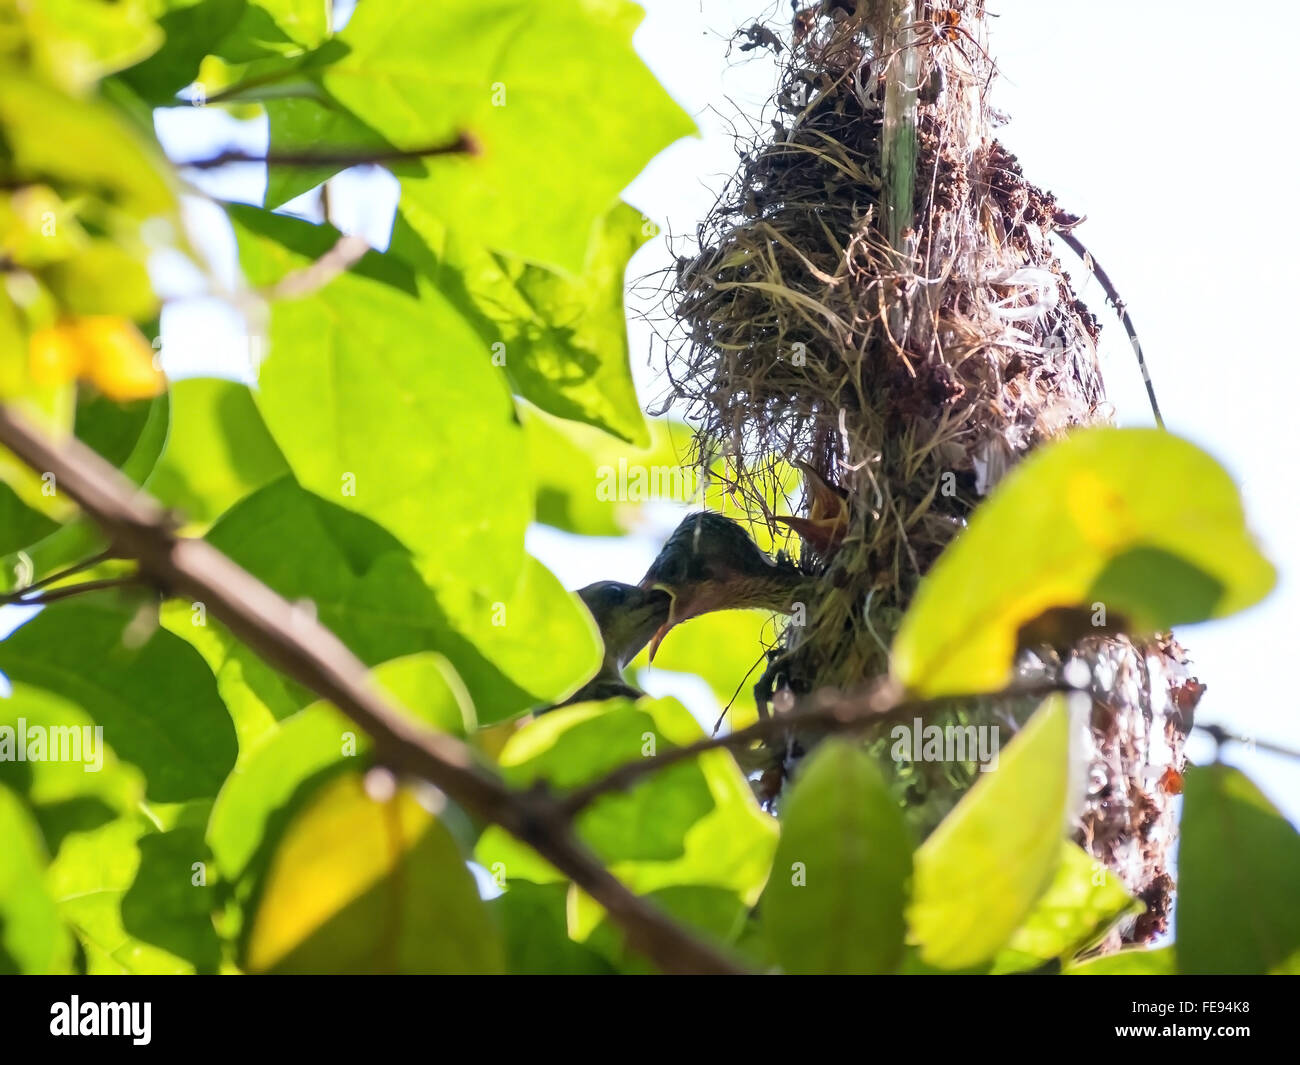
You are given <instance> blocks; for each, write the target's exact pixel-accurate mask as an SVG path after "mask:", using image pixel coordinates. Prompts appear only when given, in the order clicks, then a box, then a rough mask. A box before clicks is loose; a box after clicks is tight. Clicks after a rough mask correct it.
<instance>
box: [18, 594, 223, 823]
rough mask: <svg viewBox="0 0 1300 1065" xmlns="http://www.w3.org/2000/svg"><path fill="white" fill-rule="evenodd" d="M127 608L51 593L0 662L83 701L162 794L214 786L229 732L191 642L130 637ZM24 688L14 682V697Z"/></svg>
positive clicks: (167, 797) (21, 677) (176, 796)
mask: <svg viewBox="0 0 1300 1065" xmlns="http://www.w3.org/2000/svg"><path fill="white" fill-rule="evenodd" d="M132 620H133V613H132V612H131V611H127V610H119V609H116V608H114V607H111V606H108V605H102V606H100V605H90V604H88V603H85V602H84V601H83V602H77V601H74V600H65V601H63V602H59V603H55V604H53V605H51V606H49V607H46V609H45V610H44V611H43V612H42V613H41V614H40V615H39V616H38V617H37V618H35V619H34V620H33V621H30V622H28V623H27V624H26V625H24V626H23V627H22V628H20V629H19V630H18V631H17V632H16V633H14V634H13V635H12V636H10V637H9V639H7V640H4V641H2V642H0V671H3V672H4V673H5V674H6V675H8V676H9V677H10V678H11V679H13V680H15V681H22V682H25V683H27V684H31V685H32V686H34V687H38V688H44V689H47V690H48V691H51V692H54V693H56V694H59V695H62V696H64V697H65V698H68V699H70V700H72V701H73V702H75V703H76V704H77V705H78V706H80V707H81V708H82V709H83V710H85V712H86V713H87V714H88V715H89V716H90V718H91V720H93V721H94V722H95V724H96V725H99V726H102V727H103V730H104V733H103V735H104V740H105V742H107V743H108V744H109V745H110V746H111V747H112V748H113V749H114V750H115V751H116V752H117V755H118V757H120V758H121V759H123V760H124V761H127V762H131V763H133V764H135V765H137V766H139V767H140V769H141V770H142V771H143V772H144V774H145V776H146V778H147V780H148V794H149V797H150V798H152V799H155V800H157V801H160V802H177V801H183V800H185V799H191V798H200V797H205V796H211V795H215V794H216V792H217V789H218V788H219V787H220V786H221V782H222V781H223V780H224V779H225V776H226V773H227V772H228V771H229V770H230V767H231V766H233V765H234V762H235V732H234V728H233V727H232V725H231V723H230V716H229V715H228V714H227V713H226V708H225V706H224V705H223V704H222V702H221V699H220V697H219V696H218V694H217V686H216V681H215V680H214V679H213V677H212V673H211V672H210V671H209V669H208V667H207V665H206V663H204V661H203V659H202V658H200V657H199V655H198V653H197V652H196V651H195V650H194V648H192V647H190V646H189V645H188V644H187V643H185V642H184V641H183V640H180V639H178V638H177V637H176V636H173V635H172V634H171V633H169V632H166V631H164V630H155V631H154V632H153V633H152V634H151V635H149V636H148V638H147V639H145V640H144V641H143V642H142V643H140V642H138V640H137V639H136V638H135V637H134V636H131V637H127V636H126V630H127V628H128V626H130V625H131V623H132ZM20 697H21V693H20V692H18V691H16V692H15V695H14V698H15V699H18V698H20Z"/></svg>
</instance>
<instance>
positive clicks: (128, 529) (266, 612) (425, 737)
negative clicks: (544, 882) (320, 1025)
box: [0, 406, 743, 973]
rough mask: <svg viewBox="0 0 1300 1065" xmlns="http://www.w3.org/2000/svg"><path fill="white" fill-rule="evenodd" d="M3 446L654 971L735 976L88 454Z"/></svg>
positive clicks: (6, 422)
mask: <svg viewBox="0 0 1300 1065" xmlns="http://www.w3.org/2000/svg"><path fill="white" fill-rule="evenodd" d="M0 444H3V445H4V446H5V447H7V448H9V450H10V451H12V452H13V453H14V454H15V455H17V456H18V457H19V458H20V459H22V460H23V461H24V462H25V463H27V465H29V466H30V467H32V469H34V470H38V471H42V472H50V473H53V474H54V475H55V477H56V478H57V483H58V485H59V487H60V490H62V491H66V492H67V494H68V496H69V497H70V498H72V499H73V500H74V501H75V502H77V503H79V504H80V505H81V507H82V509H83V510H84V511H85V512H86V513H87V514H88V515H90V517H92V518H93V519H94V520H95V521H96V522H97V523H98V524H99V526H100V527H101V528H102V529H103V531H104V533H105V534H106V536H107V537H108V541H109V543H110V545H111V546H112V548H113V550H114V551H115V553H116V554H117V555H118V557H121V558H133V559H135V560H136V561H137V562H138V563H139V566H140V573H141V575H142V576H144V577H146V578H147V579H148V580H150V581H151V582H152V583H154V584H156V585H157V586H158V587H159V588H160V589H162V590H164V591H165V592H167V593H169V594H172V595H176V596H180V597H183V598H188V599H191V600H193V601H196V602H202V603H204V604H205V605H206V607H207V610H208V613H209V614H211V615H212V616H213V617H216V618H218V619H219V620H221V621H222V622H224V623H225V625H226V626H227V627H228V628H229V629H230V630H231V631H232V632H233V633H234V634H235V636H236V637H237V638H239V639H240V640H242V641H243V642H244V643H245V644H246V645H247V646H248V647H249V648H251V649H252V650H253V651H254V652H256V653H257V654H258V655H259V656H260V657H261V658H263V659H265V660H266V661H267V662H268V663H270V664H271V665H272V666H274V667H276V668H277V669H280V670H282V671H283V672H284V673H285V674H287V675H288V676H290V677H292V678H293V679H295V680H297V681H299V682H300V683H301V684H303V685H304V686H306V687H307V688H310V689H311V690H312V691H314V692H315V693H316V694H317V695H319V696H320V697H321V698H323V699H326V700H328V701H329V702H331V703H333V704H334V705H335V706H336V707H338V708H339V709H340V710H341V711H343V712H344V713H345V714H347V715H348V717H350V718H351V719H352V720H353V721H355V722H356V723H357V724H358V725H359V726H360V727H361V728H363V729H365V731H366V732H367V733H369V734H370V736H371V738H372V739H373V741H374V745H375V751H376V754H377V755H378V756H379V757H380V758H381V759H382V760H383V762H384V763H385V764H387V765H389V766H391V767H392V768H393V769H395V770H397V771H399V772H405V773H409V774H410V775H412V776H415V777H419V778H422V779H424V780H427V781H429V782H430V783H432V784H434V785H436V786H437V787H439V788H441V789H442V790H443V791H444V792H445V793H446V794H447V795H448V796H449V797H450V798H451V799H452V800H453V801H455V802H457V803H459V804H460V805H461V806H463V807H464V808H465V809H466V810H467V811H469V812H470V813H472V814H474V815H476V816H477V817H480V818H483V819H484V820H486V821H490V822H492V823H494V824H497V825H500V826H501V827H502V828H504V829H505V830H506V831H507V832H509V833H511V834H512V835H513V836H515V837H517V838H518V839H519V840H521V841H522V842H524V843H526V844H527V845H528V846H530V847H532V848H533V850H535V851H537V853H538V854H539V855H541V856H542V857H543V858H545V859H546V860H547V861H548V862H550V863H551V864H552V865H553V866H555V867H556V868H557V869H559V870H560V871H561V872H563V873H564V874H565V875H566V876H568V877H569V878H570V879H571V880H572V881H573V882H574V883H575V884H576V885H577V886H578V887H579V888H581V889H582V890H583V891H584V892H586V893H587V894H588V895H589V896H590V897H591V898H592V899H594V900H595V901H596V902H598V903H600V905H602V906H603V907H604V908H605V910H606V911H607V912H608V913H609V916H610V919H611V920H612V921H613V922H614V923H615V924H617V925H618V926H619V927H620V928H622V929H623V931H624V932H625V933H626V934H627V940H628V944H629V946H631V948H632V949H634V950H636V951H639V952H640V953H642V954H644V955H645V956H646V957H648V958H649V959H650V961H651V962H653V963H654V964H655V965H656V966H658V967H659V968H660V969H662V970H664V971H666V972H674V973H739V972H742V971H743V970H742V969H739V968H738V967H737V966H736V964H735V963H734V962H732V961H731V960H730V959H729V958H727V957H726V956H725V955H723V954H721V953H720V952H719V951H717V950H715V949H714V948H713V947H712V946H709V945H707V944H705V943H702V942H700V941H699V940H697V939H696V938H695V937H694V936H693V935H691V934H690V933H689V932H687V931H686V930H685V929H683V928H682V927H681V926H679V925H677V924H676V923H675V922H673V921H672V920H670V919H669V918H668V917H667V916H666V915H665V914H664V913H663V912H662V911H661V910H659V909H658V908H657V907H655V906H653V905H651V904H650V903H648V902H646V901H645V900H644V899H641V898H639V897H638V896H636V895H635V894H633V893H632V892H631V891H629V890H628V888H627V887H626V886H625V885H624V884H623V883H621V882H620V881H619V880H618V879H617V878H616V877H615V876H614V875H613V874H612V873H610V872H609V870H608V869H606V868H605V867H604V865H602V864H601V862H600V861H599V860H598V859H597V858H596V857H595V856H594V855H592V854H591V853H590V852H589V851H588V850H587V849H586V848H585V847H583V846H582V844H581V843H579V842H578V840H577V839H576V837H575V836H574V835H573V830H572V825H571V822H570V821H569V819H568V818H567V817H566V816H565V814H564V812H563V810H562V809H561V806H560V804H559V803H558V802H557V801H556V800H555V798H554V797H553V796H551V795H550V794H549V793H548V792H547V791H546V790H544V789H536V788H535V789H533V790H530V791H528V792H520V791H515V790H513V789H511V788H508V787H506V785H505V784H503V783H502V782H501V781H500V780H499V779H498V778H497V777H496V776H495V775H493V774H492V773H491V772H489V771H488V770H486V769H485V768H483V767H482V766H481V765H479V764H478V762H477V761H476V759H475V757H474V754H473V752H472V751H471V750H470V748H469V747H468V746H466V745H465V744H464V743H461V742H460V741H459V740H457V739H454V738H453V737H451V736H448V735H445V734H443V733H436V732H433V731H430V730H428V729H426V728H425V727H423V726H421V725H419V724H417V723H416V722H414V721H412V720H411V719H410V718H408V717H406V716H405V715H403V714H402V713H401V712H400V711H398V710H397V709H396V708H395V707H394V706H393V705H392V704H391V703H389V702H388V701H387V699H386V697H385V696H383V695H381V694H380V693H379V691H378V690H377V689H376V688H375V686H374V685H373V684H372V682H371V681H370V678H369V675H368V672H367V670H366V667H365V665H364V664H363V663H362V662H361V661H360V659H358V658H357V657H356V655H354V654H353V653H352V652H351V651H350V650H349V649H348V648H347V647H346V646H345V645H344V644H343V642H342V641H341V640H340V639H339V638H338V637H337V636H335V635H334V634H333V633H332V632H330V631H329V630H328V629H326V628H325V627H324V626H322V625H320V624H319V623H318V622H316V621H315V620H313V619H312V618H311V617H310V616H308V615H307V614H306V612H304V611H303V610H301V609H298V608H295V607H294V606H293V605H292V604H290V603H289V602H288V601H287V600H285V599H284V598H283V597H281V596H280V595H277V594H276V593H275V592H274V591H272V590H271V589H270V588H268V587H267V586H266V585H265V584H263V583H262V582H261V581H259V580H258V579H257V578H256V577H254V576H253V575H252V574H250V573H248V572H247V571H246V570H244V569H242V568H240V567H239V566H238V565H236V564H235V563H234V562H232V561H231V560H230V559H229V558H227V557H226V556H225V555H223V554H222V553H221V552H220V551H218V550H217V549H216V548H215V547H213V546H212V545H211V544H209V543H207V542H206V541H204V540H196V539H192V538H188V537H180V536H177V535H176V533H175V532H174V531H173V529H172V528H171V523H170V521H169V518H168V514H167V512H166V511H165V510H164V508H163V507H162V506H161V505H160V504H159V503H158V502H157V501H156V500H155V499H153V498H152V497H151V496H149V495H148V494H146V493H144V492H142V491H141V490H140V489H139V488H138V487H137V486H136V485H135V484H132V483H131V482H130V481H129V480H127V479H126V477H124V476H123V475H122V473H121V472H120V471H118V470H117V469H115V468H114V467H113V466H111V465H110V464H109V463H107V462H106V461H105V460H104V459H103V458H101V457H100V456H99V455H98V454H96V453H95V452H94V451H92V450H91V449H90V448H88V447H87V446H86V445H85V444H83V443H81V442H80V441H78V440H76V439H69V440H66V441H64V442H63V443H61V444H59V445H57V446H56V445H54V444H52V443H50V442H49V441H48V440H46V439H45V438H44V437H43V436H42V435H41V434H40V433H38V432H36V431H35V430H33V429H32V428H31V427H30V426H29V425H28V424H27V423H26V422H25V421H24V420H23V419H22V418H21V417H20V416H19V415H17V414H16V413H14V412H13V411H12V410H10V409H9V408H7V407H3V406H0Z"/></svg>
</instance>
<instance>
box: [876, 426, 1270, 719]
mask: <svg viewBox="0 0 1300 1065" xmlns="http://www.w3.org/2000/svg"><path fill="white" fill-rule="evenodd" d="M1189 486H1195V487H1194V489H1192V488H1190V487H1189ZM1274 581H1275V574H1274V571H1273V567H1272V566H1271V565H1270V564H1269V563H1268V561H1267V560H1266V559H1265V558H1264V557H1263V556H1262V555H1260V553H1259V550H1258V549H1257V548H1256V546H1255V543H1254V541H1253V540H1252V538H1251V537H1250V534H1249V533H1248V532H1247V530H1246V527H1245V518H1244V516H1243V514H1242V509H1241V502H1240V500H1239V498H1238V495H1237V490H1236V487H1235V486H1234V485H1233V483H1232V480H1231V478H1230V477H1229V476H1228V474H1227V473H1226V472H1225V471H1224V470H1223V468H1222V467H1220V466H1219V465H1218V463H1216V462H1215V461H1214V460H1213V459H1212V458H1210V456H1209V455H1207V454H1206V453H1205V452H1203V451H1201V450H1200V449H1199V448H1197V447H1195V446H1194V445H1192V444H1189V443H1187V442H1186V441H1184V440H1180V439H1178V438H1177V437H1174V436H1170V435H1169V434H1168V433H1165V432H1161V431H1157V430H1153V429H1112V428H1095V429H1085V430H1081V431H1078V432H1075V433H1073V434H1071V435H1070V436H1069V437H1068V438H1067V439H1065V440H1063V441H1060V442H1058V443H1054V444H1052V445H1050V446H1048V447H1045V448H1043V449H1042V450H1041V451H1039V452H1036V453H1035V454H1033V455H1031V456H1030V457H1029V458H1028V459H1026V460H1025V461H1024V462H1023V463H1021V465H1020V466H1019V467H1018V468H1017V469H1015V470H1014V471H1013V472H1012V473H1011V474H1010V475H1008V477H1007V478H1006V480H1004V481H1003V482H1002V483H1001V484H1000V485H999V486H998V487H997V489H996V490H995V491H994V492H993V494H992V495H991V496H990V497H989V499H988V501H987V502H985V503H984V504H983V505H982V506H980V507H979V508H978V509H977V510H976V512H975V515H974V517H973V518H972V519H971V523H970V526H969V528H967V529H966V531H965V532H963V533H962V534H961V535H960V536H959V537H958V538H957V540H956V541H955V542H954V543H953V544H952V545H951V546H950V547H949V548H948V549H947V550H946V551H945V552H944V554H943V556H942V557H941V558H940V559H939V561H938V563H936V565H935V566H934V568H933V569H932V570H931V572H930V575H929V576H928V577H927V578H926V579H925V580H924V581H923V582H922V584H921V588H920V590H919V591H918V593H917V595H916V598H915V600H914V601H913V604H912V607H911V609H910V610H909V611H908V613H907V615H906V617H905V618H904V620H903V624H902V627H901V628H900V630H899V633H898V637H897V639H896V640H895V642H894V651H893V672H894V675H895V676H896V677H898V678H899V679H900V680H901V681H902V682H903V683H905V684H906V685H907V686H908V688H909V689H911V690H912V691H913V692H915V693H917V694H919V695H931V696H932V695H941V694H949V693H957V692H963V691H986V690H993V689H996V688H1000V687H1002V686H1003V685H1004V684H1005V683H1006V681H1007V680H1008V679H1009V676H1010V671H1011V665H1012V661H1013V658H1014V656H1015V653H1016V649H1017V642H1018V639H1023V642H1025V644H1026V645H1033V644H1035V643H1044V642H1050V643H1053V644H1054V645H1069V644H1072V643H1073V642H1075V640H1077V639H1079V638H1082V637H1084V636H1088V635H1096V634H1097V633H1098V631H1099V629H1100V631H1102V632H1105V631H1123V632H1129V633H1134V634H1142V633H1150V632H1155V631H1161V630H1165V629H1168V628H1170V627H1171V626H1174V625H1179V624H1187V623H1190V622H1194V621H1203V620H1205V619H1207V618H1211V617H1225V616H1227V615H1229V614H1233V613H1235V612H1237V611H1239V610H1242V609H1244V608H1245V607H1248V606H1250V605H1251V604H1253V603H1256V602H1258V601H1259V600H1260V599H1262V598H1263V597H1264V596H1265V595H1266V594H1267V593H1268V591H1269V590H1270V589H1271V588H1272V587H1273V584H1274ZM1099 607H1101V608H1104V610H1105V613H1106V615H1107V617H1106V619H1105V625H1099V621H1098V615H1097V611H1098V608H1099ZM1022 630H1024V635H1023V636H1022ZM1030 634H1033V636H1032V638H1030Z"/></svg>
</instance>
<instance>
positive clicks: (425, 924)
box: [245, 774, 505, 973]
mask: <svg viewBox="0 0 1300 1065" xmlns="http://www.w3.org/2000/svg"><path fill="white" fill-rule="evenodd" d="M245 964H246V966H247V968H248V969H250V970H251V971H253V972H263V971H267V970H274V971H277V972H290V973H293V972H299V973H302V972H305V973H356V972H364V973H493V972H501V971H503V969H504V967H505V957H504V948H503V944H502V941H501V935H500V933H499V931H498V930H497V928H496V926H495V925H494V924H493V922H492V919H491V917H490V915H489V914H488V912H487V908H486V907H485V906H484V904H483V902H482V900H481V899H480V898H479V895H478V890H477V888H476V887H475V884H474V880H473V877H471V876H470V873H469V870H468V869H466V868H465V862H464V859H463V858H462V857H461V855H460V852H459V850H458V849H457V847H456V843H455V840H453V839H452V837H451V835H450V833H449V832H448V831H447V829H446V828H445V827H443V825H442V824H441V822H440V821H438V820H437V819H436V818H435V817H433V816H432V815H430V814H429V813H428V812H426V811H425V810H424V809H423V808H421V806H420V805H419V804H418V803H417V802H416V801H415V799H414V798H412V797H411V795H410V793H409V792H407V791H405V790H400V791H399V792H398V793H397V795H396V797H395V798H393V799H392V800H390V801H388V802H375V801H374V800H372V799H370V798H369V797H368V796H367V795H366V793H365V790H364V788H363V786H362V782H361V778H360V777H359V776H357V775H356V774H348V775H346V776H343V777H339V778H338V779H336V780H333V781H331V782H330V783H328V784H326V785H325V786H323V787H322V788H321V789H320V790H319V791H318V792H317V793H316V794H315V795H314V796H313V797H312V799H311V802H310V804H309V805H308V806H307V807H306V808H305V809H303V810H302V812H301V813H299V814H298V816H297V817H296V818H295V819H294V820H293V822H292V823H291V824H290V826H289V828H288V830H287V831H286V833H285V835H284V837H283V838H282V839H281V841H280V844H279V847H278V849H277V851H276V854H275V857H274V859H273V860H272V864H271V868H270V871H269V872H268V875H267V884H266V888H265V891H264V892H263V894H262V897H261V900H260V903H259V905H258V908H257V914H256V916H255V918H254V921H253V926H252V933H251V935H250V937H249V939H248V942H247V946H246V950H245Z"/></svg>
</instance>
